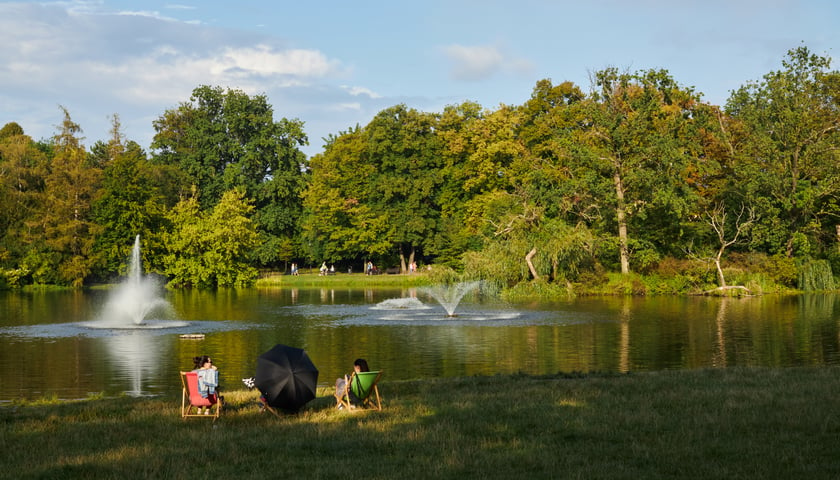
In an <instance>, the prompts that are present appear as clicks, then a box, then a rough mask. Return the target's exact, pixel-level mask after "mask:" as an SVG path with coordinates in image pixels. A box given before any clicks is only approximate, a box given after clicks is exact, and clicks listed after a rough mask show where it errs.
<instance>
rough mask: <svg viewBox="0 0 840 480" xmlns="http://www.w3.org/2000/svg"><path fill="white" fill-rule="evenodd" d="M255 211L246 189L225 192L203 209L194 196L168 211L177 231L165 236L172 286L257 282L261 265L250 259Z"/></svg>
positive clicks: (167, 270) (210, 285)
mask: <svg viewBox="0 0 840 480" xmlns="http://www.w3.org/2000/svg"><path fill="white" fill-rule="evenodd" d="M252 210H253V206H251V205H250V204H249V203H248V201H247V200H246V199H245V195H244V193H243V192H241V191H239V190H231V191H229V192H226V193H225V194H224V195H223V196H222V199H221V201H220V202H219V203H218V204H217V205H216V206H215V207H213V209H212V210H206V211H202V210H201V209H200V207H199V203H198V200H197V199H196V198H195V197H191V198H188V199H185V200H184V201H182V202H180V203H179V204H178V205H176V206H175V207H174V208H173V209H172V210H171V211H170V213H169V216H168V219H169V221H170V222H171V224H172V225H173V231H172V232H169V233H167V234H166V235H165V236H164V244H165V247H166V252H167V253H166V255H165V256H164V259H163V266H164V272H165V273H166V275H168V276H169V277H170V278H171V280H170V284H171V285H172V286H174V287H184V286H194V287H202V288H207V287H241V286H247V285H250V284H251V283H253V281H254V280H255V279H256V277H257V270H256V268H254V267H253V266H251V265H250V264H249V263H248V261H247V260H248V258H249V253H250V251H251V250H252V249H253V247H254V246H255V245H256V241H257V232H256V230H255V228H254V225H253V222H252V221H251V220H250V218H248V214H249V213H250V212H251V211H252Z"/></svg>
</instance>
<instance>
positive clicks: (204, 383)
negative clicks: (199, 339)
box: [193, 355, 219, 414]
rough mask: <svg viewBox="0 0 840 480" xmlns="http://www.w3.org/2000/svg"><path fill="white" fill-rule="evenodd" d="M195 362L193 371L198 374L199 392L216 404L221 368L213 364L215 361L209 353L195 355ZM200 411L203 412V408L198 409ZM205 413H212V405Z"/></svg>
mask: <svg viewBox="0 0 840 480" xmlns="http://www.w3.org/2000/svg"><path fill="white" fill-rule="evenodd" d="M193 362H194V363H195V370H193V371H194V372H196V373H197V374H198V393H199V394H201V396H202V397H203V398H207V399H209V400H210V403H211V404H215V403H216V401H217V399H216V388H218V386H219V369H218V368H216V366H215V365H213V361H212V360H211V359H210V357H209V356H207V355H202V356H199V357H195V358H193ZM198 413H201V408H199V409H198ZM205 413H208V414H209V413H210V407H207V410H206V411H205Z"/></svg>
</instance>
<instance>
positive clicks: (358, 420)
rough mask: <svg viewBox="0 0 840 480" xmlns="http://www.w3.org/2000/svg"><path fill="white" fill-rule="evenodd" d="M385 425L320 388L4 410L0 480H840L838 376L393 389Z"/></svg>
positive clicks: (458, 383)
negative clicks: (280, 407)
mask: <svg viewBox="0 0 840 480" xmlns="http://www.w3.org/2000/svg"><path fill="white" fill-rule="evenodd" d="M380 386H381V393H382V396H383V402H384V409H383V410H382V411H381V412H376V411H360V412H347V411H338V410H336V409H334V408H333V405H334V401H333V399H332V397H331V396H330V393H329V392H327V391H324V392H321V394H322V396H319V397H318V398H317V399H316V400H314V401H313V402H310V404H308V405H307V407H306V408H305V409H304V410H303V411H302V412H301V413H299V414H297V415H289V416H284V417H282V418H277V417H275V416H273V415H270V414H268V413H261V412H260V411H259V409H258V407H257V406H256V402H255V398H256V393H254V392H248V391H236V392H234V391H228V392H225V396H226V403H227V408H226V409H225V410H224V412H223V415H222V417H221V418H220V419H219V420H218V421H216V422H215V423H214V422H212V421H211V420H209V419H204V418H199V419H186V420H184V419H182V418H180V415H179V408H180V398H178V397H171V398H116V399H112V398H94V399H90V400H84V401H74V402H62V401H54V400H53V401H50V400H44V401H41V402H34V403H27V404H14V405H7V406H4V407H0V425H2V426H1V427H0V428H2V431H1V432H0V464H2V466H3V467H2V469H0V478H86V479H88V478H122V479H124V478H167V479H169V478H177V479H197V478H217V479H228V478H330V479H340V478H349V479H355V478H366V479H368V478H369V479H380V478H381V479H386V478H387V479H391V478H449V479H463V478H482V479H483V478H499V479H509V478H523V479H531V478H581V479H599V478H610V479H613V478H617V479H624V478H626V479H634V480H637V479H657V478H663V479H664V478H668V479H671V478H691V479H738V478H745V479H747V478H749V479H759V478H762V479H763V478H790V479H800V478H801V479H835V478H838V477H840V455H839V454H838V453H840V368H835V367H825V368H794V369H728V370H698V371H668V372H658V373H639V374H628V375H598V374H591V375H556V376H541V377H536V376H526V375H514V376H494V377H470V378H452V379H436V380H424V381H401V382H389V381H388V379H387V375H386V376H385V377H384V378H383V381H382V383H381V384H380Z"/></svg>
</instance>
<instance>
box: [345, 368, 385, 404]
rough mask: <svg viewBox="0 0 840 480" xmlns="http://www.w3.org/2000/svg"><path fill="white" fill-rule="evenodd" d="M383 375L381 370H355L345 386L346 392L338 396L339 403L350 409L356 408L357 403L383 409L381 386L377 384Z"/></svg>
mask: <svg viewBox="0 0 840 480" xmlns="http://www.w3.org/2000/svg"><path fill="white" fill-rule="evenodd" d="M381 377H382V372H381V371H377V372H353V375H351V376H350V381H349V382H347V384H346V385H345V386H344V394H343V395H341V396H340V397H336V400H337V401H338V403H339V405H343V406H344V408H346V409H348V410H349V409H352V408H355V407H356V405H358V406H361V407H364V408H375V409H377V410H382V402H381V400H380V398H379V388H378V387H377V386H376V384H378V383H379V379H380V378H381Z"/></svg>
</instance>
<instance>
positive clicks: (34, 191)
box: [0, 124, 47, 282]
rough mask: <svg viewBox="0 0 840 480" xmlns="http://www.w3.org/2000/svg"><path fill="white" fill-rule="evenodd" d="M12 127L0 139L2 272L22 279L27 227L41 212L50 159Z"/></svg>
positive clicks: (17, 129)
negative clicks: (3, 269)
mask: <svg viewBox="0 0 840 480" xmlns="http://www.w3.org/2000/svg"><path fill="white" fill-rule="evenodd" d="M9 125H12V124H7V125H6V127H4V128H3V131H4V132H6V133H5V134H4V135H0V205H2V206H3V207H2V208H0V269H1V268H6V269H9V270H16V271H17V273H16V275H17V276H20V275H25V274H26V273H27V272H23V271H22V270H20V269H19V267H20V264H21V261H22V259H23V257H24V256H25V254H26V250H27V246H26V243H27V241H26V239H27V235H26V231H27V226H26V225H27V222H29V221H30V220H31V219H32V217H33V216H35V215H36V214H37V213H38V212H39V211H40V208H41V201H42V200H43V192H44V188H45V177H46V174H47V156H46V155H45V154H44V152H43V151H42V150H41V149H39V148H38V147H37V145H36V144H35V143H34V142H33V141H32V139H31V138H30V137H29V136H27V135H24V134H23V133H22V132H23V130H22V129H20V128H19V127H18V128H7V127H9ZM14 125H17V124H14ZM17 132H19V133H17ZM17 281H18V280H16V282H17Z"/></svg>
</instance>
